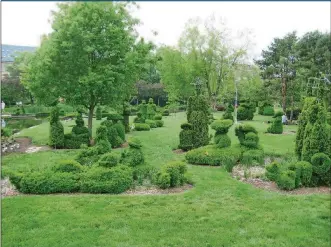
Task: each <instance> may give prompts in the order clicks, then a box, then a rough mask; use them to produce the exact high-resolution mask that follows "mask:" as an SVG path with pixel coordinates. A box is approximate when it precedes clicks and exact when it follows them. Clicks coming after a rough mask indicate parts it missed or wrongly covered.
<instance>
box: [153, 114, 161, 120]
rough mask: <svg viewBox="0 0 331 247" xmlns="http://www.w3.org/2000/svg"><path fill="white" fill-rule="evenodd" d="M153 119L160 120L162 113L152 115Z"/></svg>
mask: <svg viewBox="0 0 331 247" xmlns="http://www.w3.org/2000/svg"><path fill="white" fill-rule="evenodd" d="M154 120H162V115H161V114H156V115H155V116H154Z"/></svg>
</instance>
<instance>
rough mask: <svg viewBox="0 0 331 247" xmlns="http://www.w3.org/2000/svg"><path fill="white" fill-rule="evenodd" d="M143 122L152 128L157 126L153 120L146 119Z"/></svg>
mask: <svg viewBox="0 0 331 247" xmlns="http://www.w3.org/2000/svg"><path fill="white" fill-rule="evenodd" d="M145 123H146V124H148V125H149V127H150V128H152V129H153V128H157V125H156V122H155V120H150V119H146V121H145Z"/></svg>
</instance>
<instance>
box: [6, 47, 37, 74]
mask: <svg viewBox="0 0 331 247" xmlns="http://www.w3.org/2000/svg"><path fill="white" fill-rule="evenodd" d="M36 48H37V47H32V46H18V45H1V78H3V77H4V76H6V75H8V71H7V70H6V67H7V66H8V65H9V64H12V63H13V62H14V59H15V57H17V56H18V55H19V53H21V52H34V51H35V50H36Z"/></svg>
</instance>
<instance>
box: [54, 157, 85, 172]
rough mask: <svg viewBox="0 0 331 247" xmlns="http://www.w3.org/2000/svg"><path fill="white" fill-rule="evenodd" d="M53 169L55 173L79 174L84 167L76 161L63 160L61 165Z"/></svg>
mask: <svg viewBox="0 0 331 247" xmlns="http://www.w3.org/2000/svg"><path fill="white" fill-rule="evenodd" d="M52 168H53V171H54V172H72V173H78V172H81V171H82V170H83V166H82V165H81V164H79V163H78V162H77V161H75V160H61V161H60V162H59V164H57V165H56V166H54V167H52Z"/></svg>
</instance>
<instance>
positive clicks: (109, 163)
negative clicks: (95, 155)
mask: <svg viewBox="0 0 331 247" xmlns="http://www.w3.org/2000/svg"><path fill="white" fill-rule="evenodd" d="M118 161H119V157H118V155H117V154H114V153H106V154H104V155H102V156H101V157H100V159H99V161H98V165H99V166H103V167H106V168H112V167H114V166H116V165H117V164H118Z"/></svg>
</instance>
